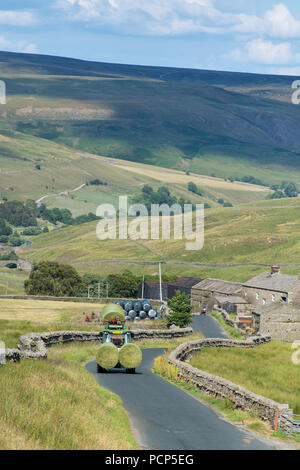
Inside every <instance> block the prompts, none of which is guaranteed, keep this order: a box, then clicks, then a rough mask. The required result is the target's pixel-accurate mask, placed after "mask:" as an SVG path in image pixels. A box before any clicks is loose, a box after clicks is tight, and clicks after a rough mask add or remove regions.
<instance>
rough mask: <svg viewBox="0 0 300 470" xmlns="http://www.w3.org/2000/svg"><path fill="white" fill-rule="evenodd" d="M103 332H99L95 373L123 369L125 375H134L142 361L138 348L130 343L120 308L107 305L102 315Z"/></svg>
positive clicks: (129, 333) (130, 338)
mask: <svg viewBox="0 0 300 470" xmlns="http://www.w3.org/2000/svg"><path fill="white" fill-rule="evenodd" d="M102 318H103V323H104V331H101V332H100V338H101V343H102V344H101V346H100V348H99V350H98V353H97V356H96V359H97V371H98V372H99V373H103V372H107V371H108V370H111V369H115V368H118V369H121V368H123V369H125V370H126V373H127V374H134V373H135V369H136V367H137V366H138V365H139V364H140V363H141V361H142V352H141V350H140V348H139V347H138V346H137V345H136V344H133V343H132V342H131V340H132V335H131V331H130V330H128V329H127V326H126V321H125V315H124V312H123V309H122V307H120V306H119V305H116V304H109V305H107V306H106V307H105V308H104V310H103V313H102Z"/></svg>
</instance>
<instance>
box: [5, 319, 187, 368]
mask: <svg viewBox="0 0 300 470" xmlns="http://www.w3.org/2000/svg"><path fill="white" fill-rule="evenodd" d="M192 332H193V329H192V328H178V329H174V330H134V331H132V337H133V339H134V340H139V339H159V338H179V337H184V336H187V335H189V334H191V333H192ZM100 340H101V332H100V334H99V331H53V332H48V333H29V334H27V335H24V336H21V337H20V340H19V345H18V349H7V350H6V361H11V362H18V361H20V359H47V348H48V347H51V346H53V345H54V344H66V343H71V342H97V341H100ZM0 365H1V362H0Z"/></svg>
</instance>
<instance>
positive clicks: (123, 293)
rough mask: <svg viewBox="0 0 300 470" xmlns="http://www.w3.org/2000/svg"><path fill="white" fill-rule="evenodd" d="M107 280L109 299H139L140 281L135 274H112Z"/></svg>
mask: <svg viewBox="0 0 300 470" xmlns="http://www.w3.org/2000/svg"><path fill="white" fill-rule="evenodd" d="M106 280H107V282H108V295H109V297H119V298H121V297H124V298H137V296H138V288H139V281H138V279H136V278H135V276H133V274H129V273H128V274H110V275H109V276H108V277H107V279H106Z"/></svg>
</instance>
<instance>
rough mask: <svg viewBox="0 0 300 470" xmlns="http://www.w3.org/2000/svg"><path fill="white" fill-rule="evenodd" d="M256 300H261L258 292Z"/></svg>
mask: <svg viewBox="0 0 300 470" xmlns="http://www.w3.org/2000/svg"><path fill="white" fill-rule="evenodd" d="M256 300H259V294H258V293H257V292H256Z"/></svg>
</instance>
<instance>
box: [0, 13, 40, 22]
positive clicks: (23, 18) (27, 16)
mask: <svg viewBox="0 0 300 470" xmlns="http://www.w3.org/2000/svg"><path fill="white" fill-rule="evenodd" d="M37 22H38V20H37V18H36V17H35V15H34V14H33V13H32V12H30V11H9V10H0V24H4V25H10V26H31V25H33V24H36V23H37Z"/></svg>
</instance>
